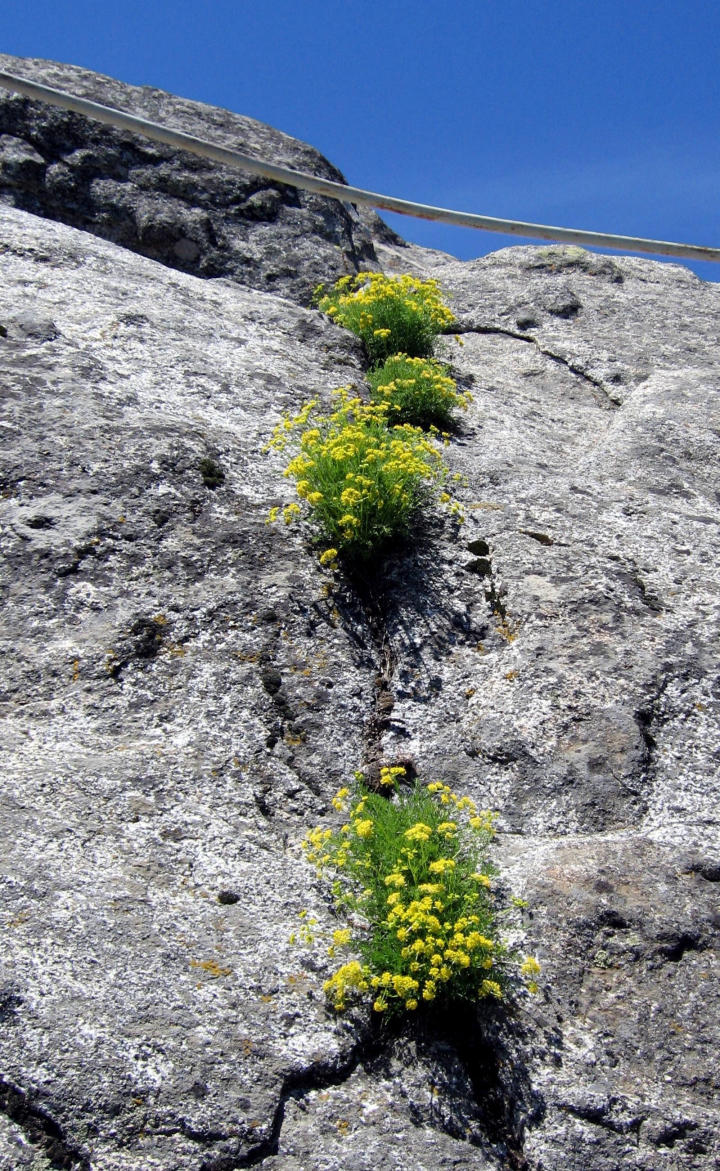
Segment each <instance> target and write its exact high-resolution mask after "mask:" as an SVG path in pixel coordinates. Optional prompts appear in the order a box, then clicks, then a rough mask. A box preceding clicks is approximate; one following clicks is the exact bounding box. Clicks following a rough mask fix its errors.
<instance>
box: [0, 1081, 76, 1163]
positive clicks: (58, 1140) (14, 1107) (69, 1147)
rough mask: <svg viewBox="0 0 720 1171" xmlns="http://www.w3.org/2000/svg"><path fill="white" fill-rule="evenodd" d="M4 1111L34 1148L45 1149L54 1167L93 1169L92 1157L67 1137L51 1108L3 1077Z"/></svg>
mask: <svg viewBox="0 0 720 1171" xmlns="http://www.w3.org/2000/svg"><path fill="white" fill-rule="evenodd" d="M0 1113H2V1114H4V1115H6V1117H7V1118H9V1119H10V1120H11V1122H14V1123H15V1124H16V1125H17V1126H19V1127H20V1129H21V1130H22V1131H23V1133H24V1134H25V1135H26V1136H27V1138H28V1141H29V1142H30V1143H31V1144H32V1145H33V1146H34V1147H39V1148H41V1149H42V1151H43V1154H44V1156H45V1158H46V1159H47V1161H48V1163H49V1164H50V1166H51V1167H54V1168H58V1171H90V1161H89V1159H88V1158H87V1157H86V1156H85V1155H84V1154H83V1153H82V1150H81V1149H80V1147H79V1146H78V1145H77V1144H76V1143H73V1142H71V1141H70V1140H69V1139H67V1138H66V1137H65V1134H64V1133H63V1130H62V1128H61V1127H60V1126H59V1125H58V1123H57V1122H55V1120H54V1119H53V1118H51V1117H50V1115H49V1114H48V1113H47V1111H45V1110H43V1108H42V1107H41V1106H38V1105H36V1103H34V1102H33V1101H32V1099H31V1098H30V1097H29V1095H27V1094H25V1093H23V1091H22V1090H20V1089H18V1088H17V1087H16V1086H12V1085H10V1083H9V1082H7V1081H5V1080H4V1079H3V1078H0Z"/></svg>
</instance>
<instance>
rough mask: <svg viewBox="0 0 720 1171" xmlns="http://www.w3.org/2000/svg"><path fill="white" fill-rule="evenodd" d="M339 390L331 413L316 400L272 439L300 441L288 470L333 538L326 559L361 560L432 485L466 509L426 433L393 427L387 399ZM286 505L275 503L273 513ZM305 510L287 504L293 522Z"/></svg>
mask: <svg viewBox="0 0 720 1171" xmlns="http://www.w3.org/2000/svg"><path fill="white" fill-rule="evenodd" d="M334 394H335V397H336V402H337V405H336V407H335V409H334V410H333V411H332V412H331V413H330V414H327V415H324V414H322V413H321V412H320V411H319V405H318V402H317V400H312V401H311V402H309V403H307V404H306V405H305V406H304V407H303V409H302V411H300V413H299V414H298V415H296V416H295V417H294V418H285V419H284V420H283V422H282V423H280V424H279V426H278V427H277V428H276V429H275V432H274V435H273V438H272V440H271V441H270V444H269V446H270V447H271V448H275V449H277V450H284V449H285V448H286V447H287V445H288V443H292V442H293V441H294V442H295V444H296V446H299V451H298V452H297V454H296V455H295V456H294V457H293V458H292V459H291V460H290V462H289V464H288V466H287V468H286V470H285V475H286V476H288V477H291V478H293V479H294V480H295V482H296V484H295V490H296V492H297V495H298V497H299V498H300V500H301V501H303V502H304V505H305V506H306V507H307V509H308V510H309V512H310V515H311V517H312V519H313V521H314V522H315V524H316V525H317V526H318V528H319V529H320V531H321V534H322V537H323V539H324V541H325V543H327V544H329V546H330V547H329V548H328V549H327V550H326V552H325V553H324V554H323V555H322V557H321V561H323V563H325V564H328V563H331V562H332V561H333V560H334V559H335V557H336V556H337V555H338V554H342V555H344V556H345V557H346V558H348V559H349V560H357V561H363V560H366V559H367V558H369V557H371V556H372V555H373V554H375V553H377V552H378V550H380V549H381V548H382V547H383V545H386V544H387V543H388V542H389V541H391V540H392V539H396V538H397V537H399V536H402V535H403V534H405V533H406V532H407V531H408V529H409V527H410V523H411V520H412V518H413V516H414V515H415V514H416V513H417V510H418V509H419V508H420V507H421V505H422V504H423V503H424V502H425V501H426V500H427V499H428V498H429V496H430V495H431V493H432V491H433V490H435V492H436V493H438V494H439V495H440V500H441V501H442V502H443V503H444V504H448V505H449V506H450V509H451V510H452V511H455V512H457V511H458V510H459V506H458V505H457V504H455V503H453V502H452V501H451V499H450V496H449V494H448V493H447V492H444V491H443V490H442V489H443V484H444V481H445V479H446V477H447V468H446V467H445V464H444V462H443V459H442V457H441V455H440V453H439V451H438V450H437V448H436V446H435V445H434V444H433V443H432V441H431V440H430V439H429V438H428V436H427V435H425V434H424V433H423V432H422V431H421V430H419V428H416V427H411V426H409V425H403V426H400V427H389V426H388V423H387V408H386V407H385V406H384V405H381V404H367V403H363V402H362V400H361V399H359V398H353V397H351V396H350V392H349V391H348V390H347V389H346V388H343V387H341V388H340V389H339V390H337V391H335V392H334ZM279 512H280V509H279V508H274V509H271V511H270V514H269V517H268V520H269V521H270V522H272V521H275V520H276V519H277V517H278V514H279ZM300 515H302V507H301V505H300V504H297V503H293V504H289V505H287V507H286V508H285V509H283V517H284V519H285V521H286V523H288V524H290V523H291V522H292V521H293V519H295V518H296V517H299V516H300Z"/></svg>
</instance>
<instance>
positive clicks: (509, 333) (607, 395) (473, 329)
mask: <svg viewBox="0 0 720 1171" xmlns="http://www.w3.org/2000/svg"><path fill="white" fill-rule="evenodd" d="M453 333H457V334H466V333H477V334H480V335H485V334H499V335H500V336H501V337H509V338H513V340H514V341H518V342H525V344H526V345H531V346H534V347H535V349H536V350H537V352H538V353H539V354H542V355H543V357H545V358H549V360H550V361H551V362H556V363H557V364H558V365H559V366H564V367H565V369H566V370H569V371H570V373H571V374H574V375H575V377H576V378H581V379H582V380H583V381H584V382H587V383H588V384H589V385H590V386H592V387H593V389H594V390H599V391H601V393H602V395H603V398H602V399H599V398H598V396H597V395H593V397H594V398H595V401H596V402H598V403H601V404H602V405H603V406H604V407H605V409H609V410H617V409H618V407H619V406H620V405H621V404H620V402H619V401H618V399H617V398H615V397H614V395H613V394H612V393H611V391H610V390H609V389H608V387H607V386H606V384H605V383H604V382H603V381H602V379H601V378H596V377H595V376H594V375H593V374H588V372H587V370H583V369H582V367H580V366H577V365H576V364H575V363H574V362H572V361H571V360H570V359H569V358H563V357H562V355H561V354H555V353H553V351H552V350H548V349H546V348H545V346H542V345H541V344H540V342H539V341H538V340H537V338H535V337H532V336H531V335H529V334H525V333H518V332H517V331H516V330H514V329H505V328H503V327H502V326H500V325H467V326H464V325H462V324H461V323H458V324H457V325H456V326H454V327H453Z"/></svg>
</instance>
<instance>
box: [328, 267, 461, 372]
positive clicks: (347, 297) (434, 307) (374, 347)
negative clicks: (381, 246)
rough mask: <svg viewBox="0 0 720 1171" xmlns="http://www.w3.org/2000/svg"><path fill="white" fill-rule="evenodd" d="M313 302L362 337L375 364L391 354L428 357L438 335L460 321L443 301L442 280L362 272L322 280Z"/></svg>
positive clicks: (370, 358) (338, 322)
mask: <svg viewBox="0 0 720 1171" xmlns="http://www.w3.org/2000/svg"><path fill="white" fill-rule="evenodd" d="M313 300H314V303H315V304H316V305H317V307H318V309H319V310H320V311H321V312H322V313H326V314H327V315H328V317H331V318H332V320H333V321H335V322H337V324H338V325H343V326H345V328H346V329H349V330H350V331H351V332H352V333H354V334H356V335H357V336H358V337H359V338H360V339H361V340H362V342H363V344H364V346H365V351H366V353H367V356H368V360H369V361H370V363H371V365H375V364H376V363H378V362H382V361H384V359H385V358H388V357H390V355H391V354H399V353H403V354H408V355H409V356H410V357H418V358H425V357H429V356H430V355H431V354H432V353H433V351H434V348H435V339H436V338H437V337H438V335H439V334H442V333H445V332H446V331H447V330H448V329H450V327H451V326H452V324H453V322H454V321H455V317H454V316H453V314H452V312H451V310H450V309H448V307H447V305H444V304H443V301H442V297H441V294H440V286H439V285H438V283H437V281H434V280H427V281H422V280H418V278H417V277H412V276H399V277H387V276H384V275H383V273H381V272H360V273H358V274H357V275H356V276H344V277H341V278H340V280H339V281H337V282H336V283H335V284H334V285H333V286H332V287H331V288H330V289H326V288H325V286H324V285H319V286H318V287H317V289H316V290H315V295H314V298H313Z"/></svg>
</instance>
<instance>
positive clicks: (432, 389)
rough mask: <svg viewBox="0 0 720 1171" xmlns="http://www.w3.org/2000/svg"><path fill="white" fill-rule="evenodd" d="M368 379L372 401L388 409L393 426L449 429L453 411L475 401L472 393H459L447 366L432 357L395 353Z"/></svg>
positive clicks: (373, 371)
mask: <svg viewBox="0 0 720 1171" xmlns="http://www.w3.org/2000/svg"><path fill="white" fill-rule="evenodd" d="M368 380H369V382H370V386H371V389H372V396H373V399H374V400H375V401H376V402H379V403H384V404H385V405H386V406H387V409H388V418H389V419H390V421H391V422H394V423H403V422H405V423H412V424H414V425H415V426H418V427H423V428H425V427H429V428H433V427H434V428H437V427H447V426H448V425H449V424H450V422H451V420H452V412H453V410H454V409H455V408H456V407H463V408H464V407H467V406H468V405H469V404H470V403H471V402H472V396H471V395H470V394H469V393H461V392H460V391H459V390H458V388H457V383H456V382H455V379H454V378H451V377H450V374H449V373H448V370H447V367H446V366H443V365H442V364H441V363H440V362H436V361H435V360H434V359H432V358H411V357H409V356H408V355H407V354H392V355H391V356H390V357H388V358H387V359H386V360H385V362H384V363H383V365H382V366H378V367H376V368H375V369H374V370H371V371H370V373H369V375H368Z"/></svg>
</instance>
